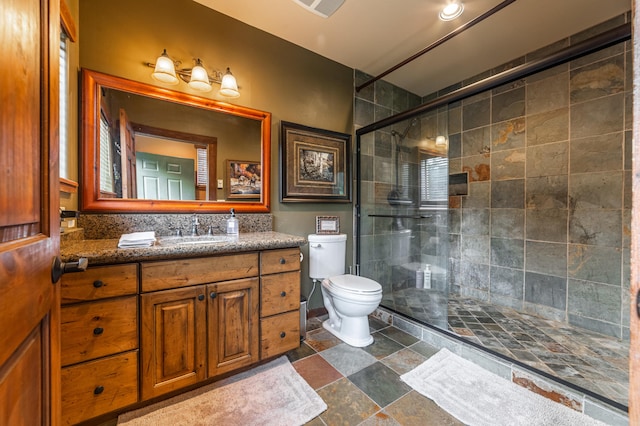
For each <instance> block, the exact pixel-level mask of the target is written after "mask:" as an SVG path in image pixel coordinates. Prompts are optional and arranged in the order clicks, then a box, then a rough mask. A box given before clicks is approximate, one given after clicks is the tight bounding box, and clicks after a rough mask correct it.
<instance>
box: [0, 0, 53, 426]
mask: <svg viewBox="0 0 640 426" xmlns="http://www.w3.org/2000/svg"><path fill="white" fill-rule="evenodd" d="M0 11H1V12H2V13H1V14H0V28H1V30H0V57H1V58H2V64H3V66H2V67H1V68H0V173H2V177H1V178H0V295H1V296H0V425H12V426H13V425H45V424H46V425H59V424H60V335H59V333H60V331H59V321H60V317H59V315H60V307H59V304H60V291H59V286H58V285H52V277H51V265H52V260H53V257H54V256H55V255H56V254H58V252H59V244H60V234H59V227H60V219H59V213H58V206H59V193H58V191H59V182H58V179H59V177H58V91H59V87H58V84H59V82H58V80H59V77H58V75H59V69H58V59H59V54H60V53H59V41H60V10H59V2H58V0H2V6H1V7H0Z"/></svg>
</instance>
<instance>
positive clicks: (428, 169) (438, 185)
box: [420, 157, 449, 205]
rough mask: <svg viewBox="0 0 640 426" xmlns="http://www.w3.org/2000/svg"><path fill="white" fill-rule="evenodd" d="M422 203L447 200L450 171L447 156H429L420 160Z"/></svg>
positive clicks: (438, 202) (428, 203)
mask: <svg viewBox="0 0 640 426" xmlns="http://www.w3.org/2000/svg"><path fill="white" fill-rule="evenodd" d="M420 182H421V185H420V203H421V204H422V205H430V204H434V203H437V204H440V203H442V202H443V201H444V202H447V200H448V197H449V186H448V185H449V171H448V159H447V158H446V157H429V158H423V159H422V160H421V161H420Z"/></svg>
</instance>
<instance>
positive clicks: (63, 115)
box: [59, 31, 69, 179]
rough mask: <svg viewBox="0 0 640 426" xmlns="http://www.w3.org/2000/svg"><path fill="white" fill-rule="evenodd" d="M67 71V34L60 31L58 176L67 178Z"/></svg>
mask: <svg viewBox="0 0 640 426" xmlns="http://www.w3.org/2000/svg"><path fill="white" fill-rule="evenodd" d="M68 85H69V72H68V65H67V35H66V34H65V33H64V31H62V32H61V33H60V142H59V145H60V147H59V150H60V177H61V178H66V179H69V173H68V170H67V162H68V161H69V160H68V154H67V147H68V145H69V133H68V128H69V116H68V108H69V106H68V98H69V90H68Z"/></svg>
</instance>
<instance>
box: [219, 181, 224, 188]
mask: <svg viewBox="0 0 640 426" xmlns="http://www.w3.org/2000/svg"><path fill="white" fill-rule="evenodd" d="M222 188H224V183H222V179H218V189H222Z"/></svg>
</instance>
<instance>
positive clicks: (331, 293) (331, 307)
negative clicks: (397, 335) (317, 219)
mask: <svg viewBox="0 0 640 426" xmlns="http://www.w3.org/2000/svg"><path fill="white" fill-rule="evenodd" d="M308 240H309V276H310V277H311V278H312V279H313V280H314V282H316V281H317V280H321V281H322V284H321V290H322V300H323V302H324V306H325V308H326V309H327V313H328V314H329V318H328V319H327V320H326V321H324V322H323V323H322V326H323V327H324V328H325V329H326V330H328V331H329V332H331V333H332V334H333V335H334V336H336V337H337V338H339V339H340V340H342V341H343V342H345V343H347V344H349V345H351V346H356V347H363V346H367V345H370V344H371V343H372V342H373V337H371V334H370V332H369V318H368V315H369V314H370V313H372V312H373V311H375V309H376V308H377V307H378V305H379V304H380V301H381V300H382V286H381V285H380V284H379V283H377V282H376V281H374V280H372V279H369V278H365V277H360V276H357V275H351V274H345V273H344V269H345V249H346V241H347V236H346V235H345V234H338V235H318V234H312V235H309V237H308Z"/></svg>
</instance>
